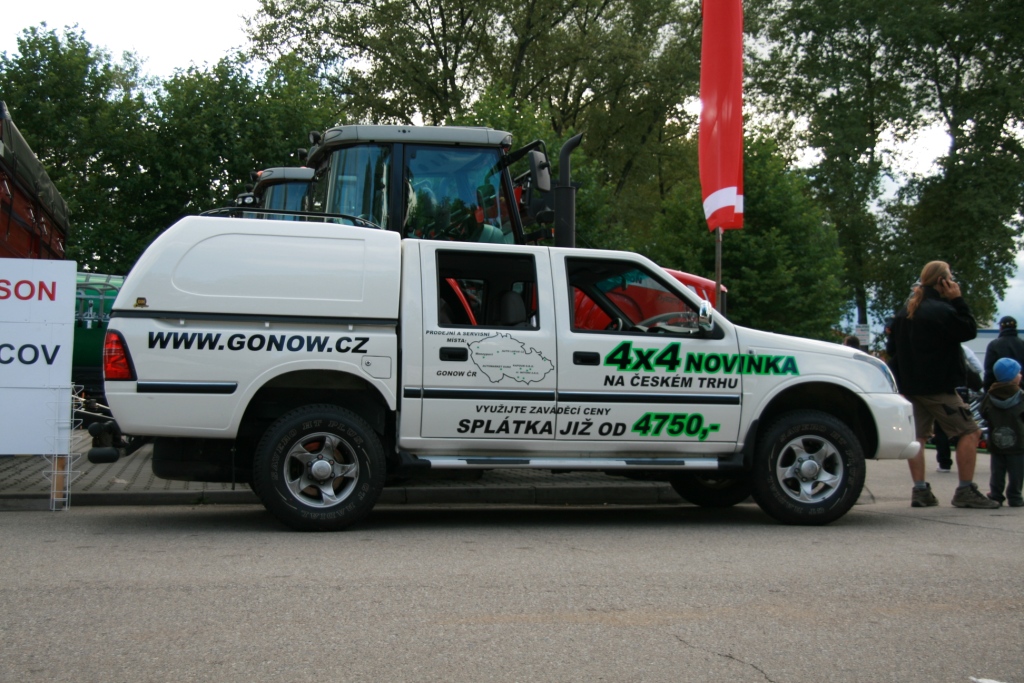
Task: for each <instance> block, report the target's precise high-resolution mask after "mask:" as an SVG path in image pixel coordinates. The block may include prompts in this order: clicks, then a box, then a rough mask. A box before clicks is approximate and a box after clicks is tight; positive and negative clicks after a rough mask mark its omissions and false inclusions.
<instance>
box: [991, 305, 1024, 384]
mask: <svg viewBox="0 0 1024 683" xmlns="http://www.w3.org/2000/svg"><path fill="white" fill-rule="evenodd" d="M1000 358H1012V359H1014V360H1015V361H1017V362H1018V363H1020V364H1021V365H1024V339H1021V338H1020V337H1018V336H1017V319H1016V318H1013V317H1010V316H1008V315H1006V316H1003V317H1002V318H1000V319H999V336H998V337H996V338H995V339H993V340H992V341H990V342H989V343H988V347H987V348H986V349H985V391H988V388H989V387H990V386H992V383H993V382H995V381H996V378H995V376H994V375H993V374H992V368H993V367H994V366H995V364H996V361H997V360H999V359H1000Z"/></svg>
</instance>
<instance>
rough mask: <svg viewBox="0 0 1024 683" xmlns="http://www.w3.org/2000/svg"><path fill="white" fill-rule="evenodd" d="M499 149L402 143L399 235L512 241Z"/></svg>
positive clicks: (507, 242)
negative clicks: (402, 212)
mask: <svg viewBox="0 0 1024 683" xmlns="http://www.w3.org/2000/svg"><path fill="white" fill-rule="evenodd" d="M500 159H501V154H500V152H499V150H497V149H491V148H472V147H441V146H430V145H409V146H408V147H406V163H405V168H406V177H405V185H406V187H405V192H406V202H405V217H404V222H403V228H402V230H403V235H404V236H405V237H413V238H419V239H434V240H452V241H457V242H486V243H494V244H512V243H514V242H515V235H514V233H513V228H512V217H511V214H510V213H509V211H510V207H511V205H512V204H511V201H510V198H509V194H508V191H507V189H508V188H506V187H505V184H504V183H503V182H502V177H503V175H502V172H501V170H500V168H501V167H500V166H499V163H498V162H499V161H500Z"/></svg>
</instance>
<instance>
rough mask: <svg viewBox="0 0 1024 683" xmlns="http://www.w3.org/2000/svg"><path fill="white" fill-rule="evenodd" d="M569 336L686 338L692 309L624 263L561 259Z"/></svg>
mask: <svg viewBox="0 0 1024 683" xmlns="http://www.w3.org/2000/svg"><path fill="white" fill-rule="evenodd" d="M566 267H567V269H568V276H569V293H570V296H571V297H572V300H571V301H570V302H569V303H570V305H571V306H572V309H571V310H573V311H575V314H574V318H573V324H572V329H573V330H574V331H584V332H585V331H599V330H622V331H630V332H642V333H652V334H653V333H660V334H664V333H680V334H690V333H692V332H693V331H695V330H696V325H697V310H696V309H695V308H694V307H693V305H691V304H690V302H689V301H687V300H686V299H684V298H683V297H682V296H680V295H679V294H677V293H676V292H675V291H673V290H671V289H669V288H668V287H667V286H665V285H664V284H663V283H662V282H661V281H660V280H659V279H658V278H657V277H655V276H654V274H653V273H650V272H648V271H647V270H645V269H643V268H641V267H639V266H638V265H636V264H634V263H631V262H629V261H613V260H606V259H575V258H570V259H566Z"/></svg>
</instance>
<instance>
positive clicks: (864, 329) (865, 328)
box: [857, 325, 871, 349]
mask: <svg viewBox="0 0 1024 683" xmlns="http://www.w3.org/2000/svg"><path fill="white" fill-rule="evenodd" d="M857 341H859V342H860V345H861V347H862V348H865V349H866V348H867V347H868V344H869V343H870V342H871V327H870V326H869V325H857Z"/></svg>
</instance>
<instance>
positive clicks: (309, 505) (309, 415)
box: [253, 405, 386, 531]
mask: <svg viewBox="0 0 1024 683" xmlns="http://www.w3.org/2000/svg"><path fill="white" fill-rule="evenodd" d="M385 469H386V466H385V460H384V449H383V448H382V447H381V443H380V439H379V438H378V437H377V434H376V433H375V432H374V431H373V430H372V429H371V428H370V426H369V425H368V424H367V423H366V422H365V421H364V420H363V419H362V418H360V417H359V416H358V415H356V414H355V413H353V412H351V411H349V410H345V409H344V408H339V407H337V406H332V405H310V406H303V407H302V408H296V409H295V410H292V411H291V412H289V413H286V414H285V415H284V416H282V417H281V418H279V419H278V420H277V421H276V422H274V424H272V425H271V426H270V427H269V428H268V429H267V431H266V433H265V434H264V435H263V438H262V439H261V440H260V444H259V446H258V447H257V449H256V457H255V461H254V462H253V490H254V491H255V492H256V495H258V496H259V498H260V500H262V501H263V504H264V505H265V506H266V508H267V510H269V511H270V512H271V514H273V515H274V516H275V517H277V518H278V519H279V520H280V521H281V522H283V523H284V524H286V525H287V526H289V527H291V528H293V529H296V530H299V531H338V530H340V529H344V528H345V527H347V526H349V525H350V524H353V523H355V522H357V521H359V520H361V519H362V518H363V517H365V516H366V515H367V514H369V512H370V510H371V509H372V508H373V505H374V503H376V502H377V498H378V497H379V496H380V492H381V490H382V489H383V488H384V478H385V475H386V472H385Z"/></svg>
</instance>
